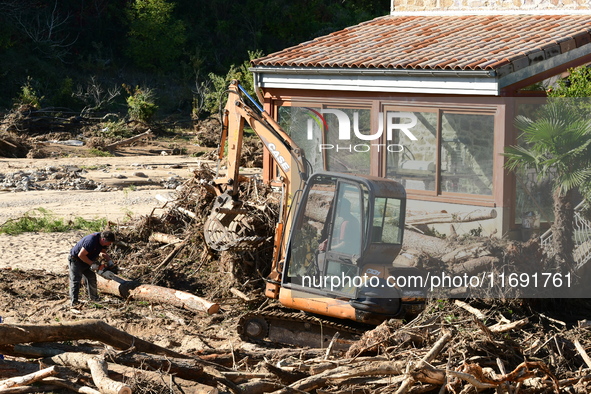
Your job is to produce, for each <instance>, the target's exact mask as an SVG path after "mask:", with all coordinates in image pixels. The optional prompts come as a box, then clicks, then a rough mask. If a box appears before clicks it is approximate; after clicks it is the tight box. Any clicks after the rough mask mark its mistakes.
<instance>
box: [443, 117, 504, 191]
mask: <svg viewBox="0 0 591 394" xmlns="http://www.w3.org/2000/svg"><path fill="white" fill-rule="evenodd" d="M493 137H494V117H493V116H492V115H480V114H469V113H468V114H465V113H448V112H443V114H442V116H441V191H442V192H452V193H465V194H480V195H487V196H490V195H492V189H493V187H492V177H493Z"/></svg>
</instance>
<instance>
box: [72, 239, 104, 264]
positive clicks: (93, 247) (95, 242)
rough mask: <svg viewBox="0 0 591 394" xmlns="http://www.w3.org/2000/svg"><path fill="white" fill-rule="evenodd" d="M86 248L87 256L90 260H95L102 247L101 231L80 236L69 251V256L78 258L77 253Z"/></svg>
mask: <svg viewBox="0 0 591 394" xmlns="http://www.w3.org/2000/svg"><path fill="white" fill-rule="evenodd" d="M82 248H84V249H86V251H87V252H88V258H89V259H91V260H92V261H94V260H96V259H97V257H98V256H99V254H100V253H101V251H102V250H103V249H104V247H103V246H102V245H101V233H92V234H89V235H87V236H86V237H84V238H82V239H81V240H80V241H78V243H77V244H76V245H74V247H73V248H72V250H71V251H70V256H73V257H76V258H78V253H80V251H81V250H82Z"/></svg>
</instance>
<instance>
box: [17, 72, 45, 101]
mask: <svg viewBox="0 0 591 394" xmlns="http://www.w3.org/2000/svg"><path fill="white" fill-rule="evenodd" d="M35 85H37V84H36V83H35V81H34V80H33V78H31V77H27V82H25V84H24V85H23V86H21V92H20V93H19V95H18V98H17V99H16V100H15V104H16V105H17V106H19V105H30V106H31V107H34V108H36V109H39V108H41V100H43V97H42V96H40V95H39V91H38V89H37V88H36V86H35Z"/></svg>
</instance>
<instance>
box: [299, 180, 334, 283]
mask: <svg viewBox="0 0 591 394" xmlns="http://www.w3.org/2000/svg"><path fill="white" fill-rule="evenodd" d="M335 195H336V181H335V180H334V179H333V178H325V179H324V182H322V183H315V184H313V185H312V186H311V187H310V190H309V193H308V199H307V201H306V206H305V209H304V214H303V216H302V217H300V218H297V222H296V225H295V227H294V234H293V239H292V242H291V244H290V257H289V262H288V264H289V266H288V276H289V277H301V276H303V275H317V274H318V273H319V271H320V268H319V267H318V261H317V254H318V253H317V251H318V246H319V244H320V243H321V242H322V241H323V240H325V239H326V238H327V237H328V232H329V228H328V227H329V226H328V223H329V222H330V218H331V217H332V211H331V206H332V201H333V200H334V198H335Z"/></svg>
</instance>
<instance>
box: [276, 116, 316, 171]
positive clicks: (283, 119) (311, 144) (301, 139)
mask: <svg viewBox="0 0 591 394" xmlns="http://www.w3.org/2000/svg"><path fill="white" fill-rule="evenodd" d="M317 111H318V110H312V109H308V108H299V107H279V125H280V126H281V127H282V128H283V130H285V132H286V133H287V134H289V136H290V137H291V138H292V139H293V140H294V142H295V143H296V144H297V145H298V146H299V147H300V148H301V149H302V150H303V151H304V154H305V156H306V159H307V160H308V161H309V162H310V164H311V165H312V172H318V171H323V170H325V166H324V159H323V155H322V151H321V150H320V149H319V147H320V146H321V145H322V144H323V143H324V141H323V133H324V128H323V127H322V122H321V121H319V120H318V117H317V116H316V114H315V112H317Z"/></svg>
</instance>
